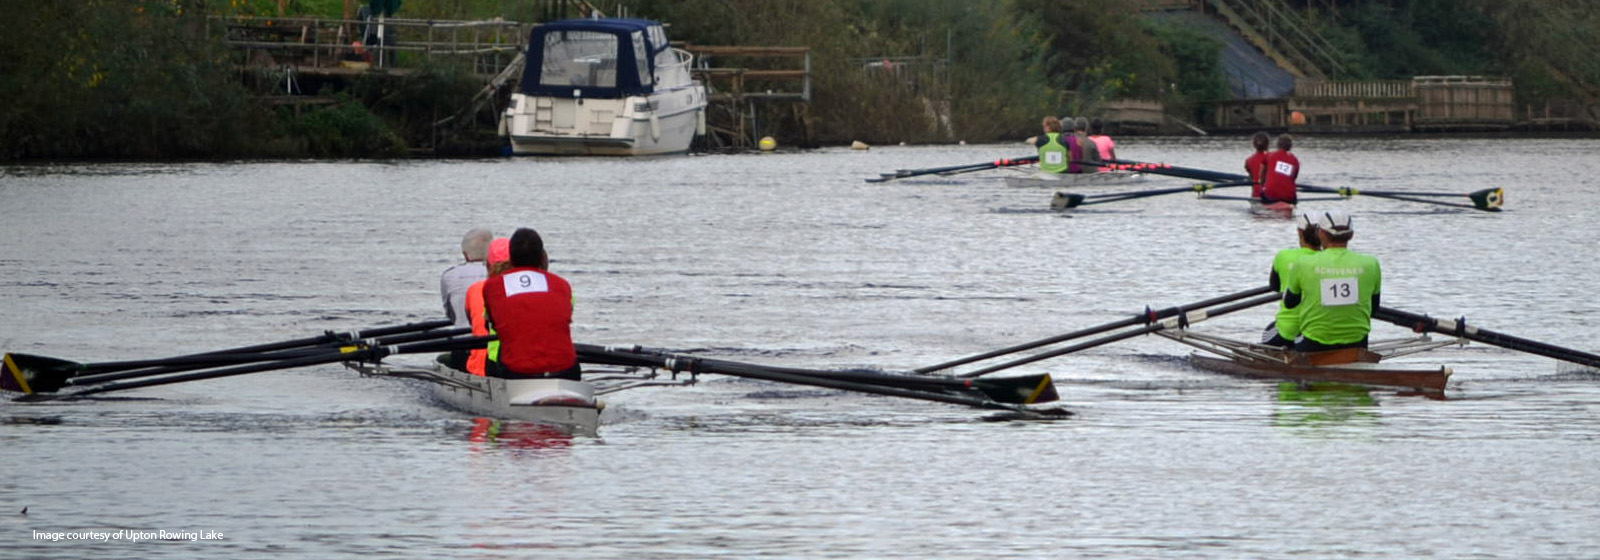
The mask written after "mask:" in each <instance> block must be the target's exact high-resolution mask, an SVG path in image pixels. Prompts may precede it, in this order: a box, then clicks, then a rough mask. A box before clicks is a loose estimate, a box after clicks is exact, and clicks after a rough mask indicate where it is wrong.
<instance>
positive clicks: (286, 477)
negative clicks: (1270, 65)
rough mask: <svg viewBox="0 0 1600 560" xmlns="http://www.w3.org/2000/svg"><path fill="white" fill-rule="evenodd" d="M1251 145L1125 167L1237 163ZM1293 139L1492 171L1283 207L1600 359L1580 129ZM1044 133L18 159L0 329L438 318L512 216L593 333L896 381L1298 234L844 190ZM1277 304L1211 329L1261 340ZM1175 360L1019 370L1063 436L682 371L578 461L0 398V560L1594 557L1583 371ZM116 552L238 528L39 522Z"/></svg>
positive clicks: (578, 329) (1519, 362)
mask: <svg viewBox="0 0 1600 560" xmlns="http://www.w3.org/2000/svg"><path fill="white" fill-rule="evenodd" d="M1246 146H1247V142H1246V141H1245V140H1243V139H1241V138H1206V139H1188V138H1184V139H1147V138H1127V139H1124V140H1122V142H1121V145H1120V146H1119V153H1120V154H1121V155H1122V156H1123V157H1125V158H1130V159H1139V160H1147V161H1165V162H1170V163H1173V164H1176V165H1183V166H1189V167H1199V168H1207V169H1216V170H1223V171H1230V172H1232V171H1235V170H1236V169H1237V168H1238V166H1239V162H1240V161H1241V160H1242V158H1243V156H1244V155H1245V153H1244V152H1245V151H1246V150H1244V149H1242V148H1245V147H1246ZM1296 151H1297V152H1298V153H1299V154H1300V157H1301V160H1302V162H1304V164H1305V169H1304V171H1303V173H1302V180H1304V181H1306V182H1309V183H1314V184H1319V185H1324V186H1346V185H1349V186H1357V187H1361V188H1369V189H1395V190H1405V189H1412V190H1428V191H1450V192H1456V191H1459V192H1467V191H1471V190H1477V189H1481V188H1488V187H1505V188H1506V189H1507V195H1508V197H1507V198H1508V201H1507V209H1508V210H1507V211H1506V212H1503V213H1500V214H1486V213H1479V212H1474V211H1470V210H1456V209H1450V208H1444V207H1438V206H1427V205H1421V204H1414V203H1408V202H1399V201H1391V200H1383V199H1369V198H1356V199H1352V200H1349V201H1342V202H1314V203H1307V204H1304V205H1303V207H1304V208H1306V209H1311V210H1314V209H1320V208H1340V209H1345V210H1347V211H1350V212H1351V213H1352V214H1353V215H1354V216H1355V220H1356V228H1357V236H1356V239H1355V242H1354V244H1353V246H1354V247H1355V248H1357V249H1359V250H1363V251H1367V252H1371V253H1373V254H1375V255H1377V256H1379V257H1380V258H1381V259H1382V261H1383V264H1384V268H1385V271H1386V274H1385V276H1386V278H1385V286H1384V290H1383V291H1384V300H1383V301H1384V303H1385V304H1387V305H1390V306H1393V307H1397V308H1400V309H1406V310H1410V311H1416V312H1421V313H1431V314H1434V315H1437V316H1451V317H1455V316H1466V317H1468V319H1469V321H1471V322H1474V323H1476V324H1479V325H1482V326H1485V327H1488V328H1492V329H1496V330H1500V331H1503V332H1508V333H1512V334H1517V335H1521V336H1525V337H1529V338H1534V339H1538V340H1543V341H1546V342H1551V343H1554V344H1560V345H1564V346H1570V347H1576V348H1581V349H1585V350H1590V351H1594V350H1597V349H1600V348H1597V346H1600V345H1597V343H1595V342H1594V341H1595V338H1596V337H1595V335H1596V334H1597V332H1596V329H1595V328H1594V326H1593V320H1594V318H1595V317H1600V300H1597V299H1596V298H1595V297H1593V289H1594V279H1595V278H1597V277H1600V265H1596V264H1595V263H1596V260H1595V259H1593V258H1591V257H1590V256H1589V255H1590V254H1591V253H1592V252H1593V250H1594V246H1595V243H1596V241H1597V236H1596V231H1597V230H1596V226H1595V224H1597V223H1600V210H1597V208H1600V184H1597V183H1600V180H1597V179H1596V178H1595V177H1597V176H1600V174H1596V172H1595V171H1596V163H1597V159H1596V158H1595V156H1594V154H1595V153H1600V141H1595V140H1571V139H1566V140H1527V139H1460V138H1428V137H1422V138H1403V139H1342V138H1340V139H1330V138H1315V137H1312V138H1303V139H1301V141H1300V142H1299V148H1298V149H1297V150H1296ZM1027 153H1028V150H1027V149H1026V148H1024V147H1019V146H1016V145H1005V146H996V145H988V146H947V147H880V148H875V149H873V150H871V151H867V152H852V151H848V150H841V149H830V150H821V151H814V152H804V153H799V152H796V153H778V154H767V155H740V156H697V157H676V158H665V159H641V160H615V159H560V160H537V159H516V160H486V161H449V162H438V161H425V162H401V163H364V162H363V163H249V164H182V165H95V166H61V167H15V168H6V169H4V170H3V171H4V175H0V311H3V317H4V320H3V321H0V349H3V350H5V351H11V352H26V353H34V354H44V355H49V356H58V357H63V358H68V359H74V360H82V361H101V360H118V359H136V358H149V357H159V356H165V355H173V354H179V353H186V352H195V351H204V350H212V349H217V348H223V347H229V346H237V345H242V344H251V343H258V342H267V341H274V340H283V339H289V338H298V337H301V336H306V335H309V334H316V333H320V332H322V331H323V330H325V329H337V330H349V329H357V328H362V327H368V326H376V325H387V324H398V323H405V322H414V321H420V320H427V319H432V318H435V317H437V316H439V315H440V313H441V312H440V310H439V304H438V296H437V292H436V290H437V275H438V273H439V272H440V271H441V270H442V269H444V268H445V267H446V266H449V265H450V264H452V263H453V262H454V260H455V259H456V258H457V249H456V247H457V243H458V242H459V239H460V236H461V234H462V233H463V232H465V231H466V230H467V229H469V228H471V227H474V226H480V225H481V226H486V227H491V228H493V229H494V230H496V231H497V232H498V233H502V234H504V233H509V232H510V231H511V230H512V229H514V228H516V227H519V226H531V227H535V228H537V229H538V230H539V231H540V232H541V233H543V234H544V236H545V238H546V243H547V245H548V247H549V250H550V253H551V257H552V268H553V269H554V270H555V271H557V272H559V273H560V274H562V275H564V276H565V277H566V278H568V279H569V280H570V281H571V282H572V284H573V286H574V289H575V291H576V293H577V300H578V308H577V316H576V319H575V321H576V324H575V327H574V328H575V335H576V338H578V339H579V340H580V341H583V342H590V343H598V344H642V345H647V346H654V347H664V348H670V349H675V350H680V351H687V352H695V353H700V354H704V355H708V356H714V357H721V358H727V359H736V360H745V361H753V362H759V363H768V364H774V365H796V366H807V367H828V368H831V367H854V366H872V367H882V368H888V369H909V368H913V367H918V366H923V365H928V364H931V363H936V362H940V361H944V360H948V359H951V358H955V357H960V356H963V355H968V354H972V353H977V352H981V351H985V350H990V349H994V348H1000V347H1004V346H1009V345H1012V344H1016V343H1019V342H1023V341H1028V340H1033V339H1038V338H1044V337H1047V336H1051V335H1054V334H1058V333H1063V332H1067V331H1071V330H1077V329H1079V328H1083V327H1088V326H1093V325H1097V324H1101V323H1106V322H1110V321H1114V320H1117V319H1121V318H1124V317H1126V316H1128V315H1130V314H1133V313H1137V312H1139V311H1141V310H1143V309H1144V308H1145V306H1146V305H1149V306H1153V307H1158V308H1160V307H1169V306H1173V305H1179V304H1183V303H1187V302H1192V301H1198V300H1201V299H1206V298H1210V297H1214V296H1218V295H1223V294H1227V293H1232V292H1236V291H1240V290H1244V289H1247V288H1251V287H1255V286H1258V285H1261V284H1263V283H1264V282H1265V280H1266V276H1267V275H1266V271H1267V265H1268V263H1269V261H1270V259H1271V255H1272V253H1273V252H1274V251H1276V250H1278V249H1280V248H1283V247H1286V246H1288V245H1290V244H1291V243H1292V242H1293V233H1292V226H1291V225H1289V224H1288V223H1287V222H1285V221H1281V220H1271V219H1261V218H1254V217H1251V216H1250V215H1249V214H1248V213H1247V212H1246V211H1245V210H1244V208H1243V207H1242V206H1241V205H1240V204H1241V203H1237V202H1230V201H1204V200H1196V199H1195V198H1194V197H1192V196H1189V195H1172V196H1165V197H1155V198H1146V199H1140V200H1133V201H1126V202H1120V203H1116V204H1107V205H1102V206H1095V207H1088V208H1085V209H1081V210H1077V211H1074V212H1073V213H1071V214H1058V213H1054V212H1051V211H1049V210H1048V204H1049V200H1050V195H1051V194H1052V193H1051V192H1050V191H1048V190H1043V189H1018V188H1008V187H1006V186H1004V184H1003V183H1002V182H1001V181H1000V180H999V179H998V178H997V177H998V174H997V173H993V172H989V173H976V174H969V175H962V176H956V177H948V178H936V179H925V180H920V179H919V180H903V181H896V182H890V183H882V184H868V183H865V182H863V179H865V178H868V177H873V176H876V175H877V173H879V172H884V171H891V170H894V169H897V168H921V167H935V166H945V165H955V164H962V163H975V162H981V161H987V160H991V159H994V158H998V157H1006V156H1019V155H1026V154H1027ZM1182 184H1183V183H1181V182H1170V181H1166V180H1161V179H1153V180H1151V181H1150V182H1148V183H1147V184H1146V185H1144V186H1143V187H1136V188H1144V187H1161V186H1174V185H1182ZM1106 190H1110V189H1105V188H1101V189H1083V190H1082V191H1080V192H1083V193H1085V194H1088V193H1094V192H1104V191H1106ZM1270 315H1271V310H1270V309H1267V308H1261V309H1256V310H1251V311H1246V312H1241V313H1238V314H1235V315H1230V316H1227V317H1220V318H1217V319H1214V320H1211V321H1207V322H1204V323H1201V324H1199V325H1197V326H1196V327H1195V328H1196V330H1203V331H1205V332H1211V333H1216V334H1222V335H1228V336H1239V337H1248V336H1253V335H1254V334H1255V333H1256V332H1258V330H1259V329H1260V327H1261V326H1262V325H1264V324H1265V323H1266V322H1267V321H1268V320H1270ZM1405 334H1406V333H1405V331H1403V330H1401V329H1399V328H1396V327H1392V326H1382V325H1380V326H1378V327H1377V328H1376V330H1375V335H1376V336H1378V337H1380V338H1386V337H1397V336H1403V335H1405ZM1188 353H1189V352H1188V350H1187V349H1186V348H1185V347H1182V346H1179V345H1177V344H1176V343H1173V342H1170V341H1167V340H1165V339H1159V338H1153V337H1150V338H1141V339H1134V340H1130V341H1126V342H1122V343H1117V344H1113V345H1110V346H1105V347H1101V348H1097V349H1094V350H1090V351H1086V352H1082V353H1079V354H1074V355H1072V356H1069V357H1064V358H1059V359H1055V360H1050V361H1044V362H1039V363H1037V364H1032V365H1029V366H1025V367H1023V368H1021V371H1026V372H1037V371H1048V372H1051V373H1053V374H1054V375H1055V376H1056V377H1057V379H1058V384H1059V387H1060V389H1061V392H1062V393H1063V397H1064V399H1065V403H1066V404H1067V405H1068V406H1069V407H1070V408H1072V409H1073V410H1075V411H1076V412H1077V413H1078V415H1077V416H1076V417H1075V418H1073V419H1071V420H1067V421H1059V422H1048V423H1044V422H995V421H986V419H985V417H986V416H987V414H986V413H983V412H978V411H972V410H968V409H962V408H956V407H951V406H946V405H939V404H932V403H922V402H910V401H898V400H890V399H883V398H878V397H870V396H858V395H849V394H842V393H837V392H833V391H826V390H817V389H812V388H803V387H787V386H778V385H771V384H765V383H759V382H753V381H745V380H738V379H730V378H724V377H719V376H706V377H703V378H702V379H701V382H700V383H699V384H697V385H695V386H692V387H678V388H649V389H640V390H635V391H631V392H625V393H622V394H619V395H616V396H615V397H614V398H612V399H611V409H610V410H609V411H608V414H609V415H610V418H609V420H608V424H607V425H605V426H604V427H602V429H601V436H600V437H599V438H577V439H566V438H561V437H552V436H550V435H549V434H544V433H541V432H540V431H539V430H538V429H536V428H534V427H531V426H525V425H514V424H513V425H503V424H502V425H494V426H491V425H489V424H490V423H489V422H488V421H483V420H477V419H474V418H471V417H468V416H465V415H462V414H459V413H456V412H453V411H450V410H446V409H443V408H440V407H438V406H436V405H434V404H432V403H431V402H429V400H428V399H427V397H426V396H425V392H424V390H423V388H421V387H419V386H417V385H415V384H412V383H409V382H400V381H390V380H375V379H362V378H359V377H356V376H354V375H352V374H350V373H347V372H346V371H344V370H342V369H341V368H338V367H335V366H324V367H316V368H306V369H301V370H291V371H280V372H271V373H261V374H255V375H248V376H241V377H233V378H228V379H221V380H213V381H205V382H197V383H191V384H183V385H173V386H166V387H158V388H150V389H144V390H138V391H132V392H128V393H122V394H119V395H117V396H116V397H114V398H104V399H98V400H92V401H84V402H66V403H44V404H22V403H13V402H9V401H4V402H0V449H3V452H0V473H5V474H6V476H4V477H0V557H9V558H52V557H54V558H82V557H106V558H123V557H126V558H195V557H214V558H253V557H307V558H329V559H338V558H365V557H370V556H372V555H374V554H396V555H405V556H409V557H427V558H523V557H551V558H557V557H559V558H709V557H724V558H753V557H786V558H821V557H834V558H979V557H993V556H1010V557H1034V558H1146V557H1152V558H1161V557H1168V558H1252V557H1256V558H1259V557H1306V558H1327V557H1373V558H1415V557H1438V558H1594V557H1600V536H1597V535H1596V534H1595V533H1594V531H1593V529H1594V527H1597V526H1600V509H1597V508H1596V504H1600V484H1596V482H1595V481H1596V480H1600V466H1597V461H1596V460H1595V459H1596V457H1597V452H1600V375H1596V374H1595V373H1594V372H1590V371H1582V370H1573V369H1569V368H1561V367H1558V366H1557V365H1556V364H1555V363H1554V362H1552V361H1550V360H1548V359H1544V358H1538V357H1533V356H1527V355H1521V354H1516V353H1513V352H1509V351H1504V350H1500V349H1497V348H1492V347H1484V346H1479V345H1471V346H1468V347H1466V348H1460V349H1448V350H1444V351H1439V352H1433V353H1429V354H1425V355H1422V356H1417V357H1412V358H1407V359H1406V361H1409V362H1417V363H1427V364H1440V363H1443V364H1448V365H1450V366H1452V367H1453V368H1454V369H1455V371H1456V375H1455V377H1454V378H1453V379H1452V382H1451V387H1450V390H1449V391H1448V399H1445V400H1429V399H1422V398H1416V397H1404V396H1399V395H1396V394H1394V393H1393V392H1386V391H1378V390H1374V391H1365V390H1354V391H1315V392H1312V391H1302V390H1299V389H1298V388H1296V387H1293V386H1285V387H1280V386H1279V385H1277V384H1275V383H1271V382H1262V381H1252V380H1241V379H1233V378H1226V377H1220V376H1216V375H1212V374H1207V373H1204V372H1200V371H1196V370H1193V369H1191V368H1190V367H1188V366H1187V364H1186V361H1185V357H1186V356H1187V355H1188ZM485 428H491V429H489V430H486V429H485ZM24 507H26V508H28V510H27V514H26V515H23V514H22V513H20V512H21V511H22V509H23V508H24ZM120 530H131V531H167V532H169V533H176V532H198V533H204V532H206V531H212V532H220V533H223V535H224V538H223V539H221V540H195V541H190V540H179V541H144V542H131V543H130V542H127V541H125V540H122V541H117V540H112V541H108V542H92V541H60V542H51V541H48V540H40V539H36V538H34V533H35V532H68V531H101V532H105V531H120Z"/></svg>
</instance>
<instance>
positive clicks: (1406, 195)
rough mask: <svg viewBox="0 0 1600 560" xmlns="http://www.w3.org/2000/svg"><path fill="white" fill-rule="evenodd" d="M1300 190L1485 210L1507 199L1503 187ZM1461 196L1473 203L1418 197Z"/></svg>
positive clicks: (1311, 187)
mask: <svg viewBox="0 0 1600 560" xmlns="http://www.w3.org/2000/svg"><path fill="white" fill-rule="evenodd" d="M1300 190H1301V191H1304V192H1315V193H1334V194H1338V195H1340V196H1343V197H1346V198H1348V197H1352V196H1356V195H1365V196H1375V197H1378V198H1390V199H1394V200H1404V201H1407V202H1420V203H1423V204H1437V205H1440V206H1454V207H1456V208H1471V209H1473V210H1483V211H1485V212H1499V211H1500V207H1501V206H1502V205H1504V204H1505V201H1506V193H1505V189H1502V188H1489V189H1483V190H1478V191H1473V192H1470V193H1467V194H1465V195H1463V194H1461V193H1438V192H1406V191H1372V190H1366V189H1357V188H1354V187H1338V188H1333V187H1319V186H1316V185H1300ZM1460 196H1465V197H1467V199H1469V200H1471V201H1472V204H1465V203H1460V202H1444V201H1439V200H1428V199H1426V198H1418V197H1451V198H1454V197H1460Z"/></svg>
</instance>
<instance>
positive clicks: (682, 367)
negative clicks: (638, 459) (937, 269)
mask: <svg viewBox="0 0 1600 560" xmlns="http://www.w3.org/2000/svg"><path fill="white" fill-rule="evenodd" d="M578 355H579V357H580V358H581V359H582V360H583V361H585V362H589V363H605V364H612V365H633V366H649V367H660V368H665V369H669V370H673V371H690V372H694V373H715V374H720V375H732V376H735V377H746V378H750V379H760V380H764V381H776V382H779V383H790V384H794V385H807V386H812V387H824V388H829V389H838V390H842V391H854V392H858V393H870V394H876V395H884V396H890V397H901V398H907V399H918V400H925V401H933V402H943V403H949V404H959V405H966V406H973V407H979V408H996V409H1004V410H1011V411H1019V412H1026V411H1027V409H1026V408H1023V407H1020V406H1015V405H1008V404H1002V403H998V402H995V401H992V400H989V399H986V398H978V397H969V396H965V395H957V394H949V393H937V392H931V391H917V390H913V389H903V388H899V387H890V386H884V385H871V384H866V383H852V382H849V381H842V380H836V379H827V378H823V377H815V376H811V375H801V374H796V373H789V372H784V371H775V368H767V367H764V366H756V365H753V364H743V363H739V362H730V361H725V360H713V359H707V358H697V357H692V356H675V355H641V354H633V353H628V352H620V351H616V350H608V349H605V348H601V347H598V346H592V345H586V344H580V345H578Z"/></svg>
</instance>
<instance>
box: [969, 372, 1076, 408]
mask: <svg viewBox="0 0 1600 560" xmlns="http://www.w3.org/2000/svg"><path fill="white" fill-rule="evenodd" d="M972 387H973V388H974V389H977V390H978V391H980V392H982V393H983V396H985V397H989V400H992V401H994V402H998V403H1005V404H1040V403H1047V402H1055V401H1058V400H1061V394H1060V393H1058V392H1056V384H1055V381H1054V380H1052V379H1051V378H1050V374H1048V373H1041V374H1037V375H1020V376H1007V377H980V378H976V379H973V380H972Z"/></svg>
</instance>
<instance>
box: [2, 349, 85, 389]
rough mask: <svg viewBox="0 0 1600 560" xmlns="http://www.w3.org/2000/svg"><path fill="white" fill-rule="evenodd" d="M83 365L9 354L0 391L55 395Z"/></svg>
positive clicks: (6, 358)
mask: <svg viewBox="0 0 1600 560" xmlns="http://www.w3.org/2000/svg"><path fill="white" fill-rule="evenodd" d="M80 367H82V364H79V363H77V362H71V361H67V360H62V359H59V358H50V357H45V356H35V355H32V354H13V353H7V354H6V356H5V371H4V372H3V373H4V375H0V389H4V390H6V391H15V392H18V393H28V394H33V393H54V392H55V391H56V390H57V389H60V388H61V387H62V386H64V385H66V383H67V379H68V378H71V377H72V376H73V375H76V374H77V372H78V371H79V368H80Z"/></svg>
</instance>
